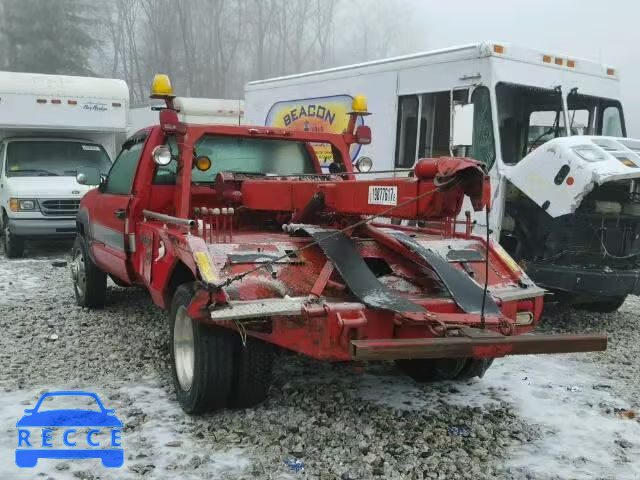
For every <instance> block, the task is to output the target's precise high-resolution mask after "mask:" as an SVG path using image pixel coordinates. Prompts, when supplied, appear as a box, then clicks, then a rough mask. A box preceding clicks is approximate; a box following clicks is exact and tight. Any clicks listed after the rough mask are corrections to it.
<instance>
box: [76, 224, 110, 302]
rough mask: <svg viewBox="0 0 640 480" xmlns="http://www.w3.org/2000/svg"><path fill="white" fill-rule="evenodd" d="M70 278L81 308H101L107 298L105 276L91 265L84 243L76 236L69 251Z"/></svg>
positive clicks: (81, 238)
mask: <svg viewBox="0 0 640 480" xmlns="http://www.w3.org/2000/svg"><path fill="white" fill-rule="evenodd" d="M71 277H72V279H73V291H74V293H75V297H76V303H77V304H78V305H80V306H81V307H87V308H103V307H104V304H105V300H106V297H107V274H106V273H104V272H103V271H102V270H100V268H98V266H97V265H96V264H95V263H93V260H91V257H90V256H89V249H88V246H87V243H86V241H85V240H84V238H83V237H82V236H80V235H77V236H76V240H75V242H74V243H73V247H72V249H71Z"/></svg>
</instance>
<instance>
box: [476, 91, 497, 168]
mask: <svg viewBox="0 0 640 480" xmlns="http://www.w3.org/2000/svg"><path fill="white" fill-rule="evenodd" d="M471 103H473V105H474V108H473V140H472V142H473V144H472V145H471V149H470V150H469V157H471V158H473V159H475V160H479V161H481V162H482V163H484V164H485V166H486V169H487V171H488V170H489V169H491V167H492V165H493V163H494V162H495V161H496V145H495V141H494V137H493V117H492V115H491V98H490V96H489V89H488V88H487V87H478V88H476V89H475V90H474V91H473V93H472V94H471Z"/></svg>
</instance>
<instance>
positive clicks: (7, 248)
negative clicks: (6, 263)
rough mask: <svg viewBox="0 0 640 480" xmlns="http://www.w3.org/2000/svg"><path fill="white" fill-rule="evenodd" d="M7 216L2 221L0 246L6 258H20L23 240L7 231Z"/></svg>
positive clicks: (22, 252) (22, 251)
mask: <svg viewBox="0 0 640 480" xmlns="http://www.w3.org/2000/svg"><path fill="white" fill-rule="evenodd" d="M8 223H9V222H8V218H7V215H6V214H5V215H4V218H3V219H2V246H3V248H4V256H5V257H7V258H20V257H22V255H23V254H24V239H22V238H20V237H18V236H16V235H13V234H12V233H11V231H10V230H9V224H8Z"/></svg>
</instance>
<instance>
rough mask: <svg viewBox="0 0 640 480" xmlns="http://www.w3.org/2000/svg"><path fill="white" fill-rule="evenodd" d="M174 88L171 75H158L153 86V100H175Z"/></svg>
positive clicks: (154, 78)
mask: <svg viewBox="0 0 640 480" xmlns="http://www.w3.org/2000/svg"><path fill="white" fill-rule="evenodd" d="M173 97H175V95H174V94H173V88H172V87H171V80H170V79H169V75H165V74H164V73H157V74H156V76H155V77H153V83H152V84H151V98H173Z"/></svg>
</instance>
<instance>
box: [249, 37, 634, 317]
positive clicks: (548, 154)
mask: <svg viewBox="0 0 640 480" xmlns="http://www.w3.org/2000/svg"><path fill="white" fill-rule="evenodd" d="M356 95H365V96H366V97H367V99H368V106H369V112H370V113H371V115H370V116H368V117H366V118H365V123H366V124H367V125H369V126H370V127H371V130H372V134H373V135H372V142H371V144H370V145H363V146H360V147H359V148H355V149H354V150H353V151H352V160H353V161H356V160H357V159H358V158H360V157H363V156H366V157H370V158H371V159H372V160H373V164H374V167H373V170H374V171H388V170H393V171H394V172H395V175H406V174H407V171H408V169H410V168H411V167H412V166H413V165H414V164H415V162H416V160H417V159H419V158H423V157H438V156H442V155H466V156H469V157H472V158H475V159H477V160H480V161H481V162H483V163H484V165H485V168H486V171H487V172H488V174H489V175H490V176H491V181H492V198H493V202H492V209H491V212H490V217H489V218H490V220H489V226H490V229H491V232H492V234H493V236H494V238H495V239H496V240H497V241H499V242H500V243H501V244H502V245H503V246H504V247H505V248H506V249H507V250H508V251H509V253H510V254H511V255H512V256H513V257H514V258H516V260H517V261H518V262H519V263H520V264H521V265H522V266H523V267H524V268H525V269H526V271H527V272H528V273H529V274H530V275H531V276H532V277H533V279H534V280H535V281H537V282H538V283H539V284H541V285H542V286H544V287H546V288H548V289H549V290H552V291H554V292H556V293H559V294H562V295H560V296H559V298H563V299H566V300H567V301H570V302H573V303H578V304H580V305H583V306H588V308H594V309H599V310H607V309H614V308H616V306H619V305H620V304H621V302H622V301H623V300H624V297H625V296H626V295H627V294H629V293H638V292H639V291H640V270H639V267H640V263H639V260H638V259H639V257H640V240H639V239H640V189H639V188H640V187H639V186H638V181H637V179H638V178H639V177H640V155H639V154H640V141H637V140H632V139H628V138H625V137H626V128H625V122H624V115H623V108H622V104H621V102H620V91H619V78H618V71H617V70H616V69H615V68H614V67H612V66H610V65H604V64H600V63H596V62H592V61H588V60H583V59H579V58H576V57H574V56H571V55H564V54H557V53H554V52H547V51H537V50H533V49H528V48H522V47H518V46H515V45H510V44H507V43H499V42H485V43H479V44H473V45H465V46H460V47H453V48H448V49H443V50H435V51H431V52H425V53H419V54H414V55H407V56H403V57H397V58H391V59H386V60H379V61H373V62H367V63H362V64H357V65H350V66H345V67H337V68H332V69H328V70H322V71H317V72H310V73H303V74H298V75H291V76H287V77H280V78H274V79H268V80H261V81H256V82H250V83H249V84H247V86H246V89H245V101H246V110H247V123H251V124H266V125H274V126H290V127H293V128H302V129H307V128H315V129H321V130H330V131H336V130H340V129H342V128H344V122H345V121H346V114H347V112H348V109H349V105H350V102H351V99H352V98H353V97H355V96H356ZM465 119H468V120H469V121H468V122H467V123H468V124H467V125H466V126H465V121H464V120H465ZM326 162H327V165H328V164H330V163H331V158H327V159H326ZM381 175H387V174H386V173H384V174H381ZM464 210H472V209H471V208H465V209H463V212H464ZM485 219H486V216H485V213H484V212H480V213H479V214H477V215H476V216H475V217H474V220H475V221H476V222H477V228H484V226H485V225H486V223H487V222H486V220H485ZM587 304H588V305H587Z"/></svg>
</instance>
